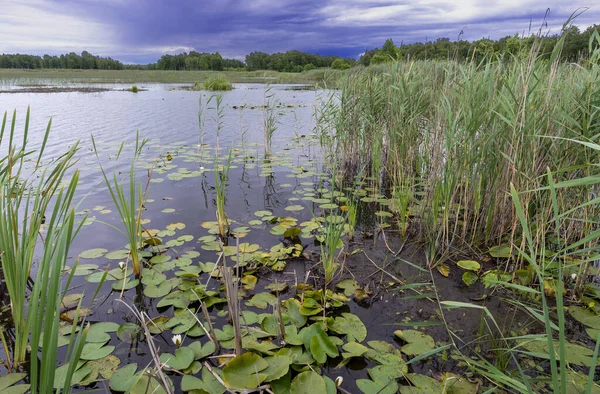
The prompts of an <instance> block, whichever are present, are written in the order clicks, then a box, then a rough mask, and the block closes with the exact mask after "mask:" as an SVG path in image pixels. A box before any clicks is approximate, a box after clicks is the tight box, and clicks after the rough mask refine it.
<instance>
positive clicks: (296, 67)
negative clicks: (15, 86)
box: [0, 25, 600, 72]
mask: <svg viewBox="0 0 600 394" xmlns="http://www.w3.org/2000/svg"><path fill="white" fill-rule="evenodd" d="M598 29H600V25H594V26H590V27H588V28H587V29H586V30H584V31H580V30H579V29H578V28H577V27H576V26H571V27H569V28H568V29H566V30H565V31H564V32H563V33H562V34H565V35H566V38H565V45H564V48H563V50H562V54H561V56H562V59H563V60H564V61H568V62H576V61H578V60H579V59H581V58H585V57H587V54H588V51H589V46H588V43H589V39H590V37H591V35H592V33H593V32H594V31H595V30H598ZM559 37H560V35H553V36H545V37H542V38H541V40H539V43H540V49H539V50H540V54H541V55H542V56H546V57H550V54H551V53H552V49H553V48H554V46H555V44H556V42H557V41H558V39H559ZM535 41H536V36H534V35H531V36H528V37H519V36H518V35H514V36H506V37H502V38H500V39H498V40H496V41H494V40H490V39H487V38H482V39H480V40H477V41H473V42H471V41H466V40H457V41H450V39H449V38H438V39H437V40H435V41H427V42H424V43H421V42H418V43H414V44H401V45H400V46H396V45H395V44H394V42H393V41H392V39H388V40H387V41H386V42H385V44H384V45H383V46H382V47H381V48H375V49H368V50H366V51H365V52H364V53H363V54H362V55H361V57H360V59H359V60H358V61H356V60H354V59H349V58H340V57H338V56H321V55H315V54H312V53H307V52H300V51H288V52H285V53H273V54H268V53H265V52H252V53H250V54H249V55H246V59H245V62H242V61H240V60H236V59H226V58H223V57H222V56H221V54H220V53H218V52H216V53H199V52H195V51H191V52H189V53H187V52H184V53H181V54H177V55H163V56H162V57H161V58H160V59H159V60H158V61H157V62H156V63H151V64H146V65H128V64H123V63H121V62H120V61H118V60H114V59H111V58H107V57H100V56H94V55H92V54H90V53H89V52H87V51H83V52H82V53H81V55H78V54H76V53H74V52H71V53H68V54H64V55H60V56H50V55H44V56H36V55H22V54H1V55H0V68H19V69H97V70H123V69H140V70H213V71H223V70H247V71H255V70H274V71H285V72H302V71H308V70H311V69H315V68H323V67H331V68H335V69H347V68H350V67H353V66H355V65H359V64H360V65H363V66H369V65H371V64H378V63H385V62H389V61H393V60H398V59H410V60H457V61H466V60H477V61H479V60H481V59H483V58H485V57H490V56H507V55H508V56H512V55H517V54H519V53H528V52H529V50H530V49H531V46H532V45H533V43H534V42H535Z"/></svg>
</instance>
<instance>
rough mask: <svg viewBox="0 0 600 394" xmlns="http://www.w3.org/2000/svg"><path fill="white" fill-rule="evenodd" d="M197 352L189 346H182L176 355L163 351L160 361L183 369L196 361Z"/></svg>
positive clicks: (173, 367) (174, 367)
mask: <svg viewBox="0 0 600 394" xmlns="http://www.w3.org/2000/svg"><path fill="white" fill-rule="evenodd" d="M194 358H195V353H194V351H193V350H192V349H190V348H189V347H180V348H179V349H177V350H176V351H175V355H173V354H170V353H163V354H161V355H160V361H161V362H162V363H163V364H165V366H167V367H169V368H172V369H176V370H178V371H182V370H184V369H186V368H187V367H189V366H190V365H191V364H192V362H193V361H194Z"/></svg>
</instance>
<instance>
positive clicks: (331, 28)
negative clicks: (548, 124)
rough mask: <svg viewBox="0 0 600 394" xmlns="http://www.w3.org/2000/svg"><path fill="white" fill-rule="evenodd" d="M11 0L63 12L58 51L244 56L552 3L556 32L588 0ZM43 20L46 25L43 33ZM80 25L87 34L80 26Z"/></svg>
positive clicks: (357, 40) (541, 13) (415, 31)
mask: <svg viewBox="0 0 600 394" xmlns="http://www.w3.org/2000/svg"><path fill="white" fill-rule="evenodd" d="M3 1H8V2H9V7H8V9H9V11H8V16H7V15H6V13H5V14H4V15H2V16H0V25H2V22H3V19H5V18H8V19H7V20H8V21H9V22H10V17H11V15H10V9H11V8H10V3H11V2H12V3H13V5H14V7H13V8H14V10H15V11H14V13H15V14H18V13H19V12H25V11H23V7H24V4H25V5H29V10H30V11H29V12H31V9H34V10H37V12H38V13H39V14H40V15H46V16H48V15H53V14H55V15H57V17H61V18H63V19H64V20H65V22H62V25H65V29H67V28H68V29H69V32H71V33H70V34H68V35H65V34H62V35H61V34H60V33H61V32H60V28H57V27H56V26H54V30H53V32H51V33H50V32H49V34H48V35H47V36H46V37H47V38H48V40H49V41H50V40H51V39H52V37H54V39H55V42H56V45H53V46H52V48H53V50H55V51H59V52H60V51H66V50H76V49H79V50H81V49H86V48H89V49H90V50H94V48H98V51H99V52H101V54H102V55H110V56H113V57H116V58H118V59H121V60H124V61H131V62H138V63H139V62H141V63H144V62H150V61H156V60H157V59H158V58H159V57H160V56H161V55H162V54H164V53H176V52H181V51H189V50H196V51H199V52H215V51H219V52H221V54H223V55H224V56H226V57H236V58H241V59H243V57H244V55H245V54H247V53H249V52H250V51H255V50H258V51H265V52H276V51H286V50H291V49H297V50H302V51H309V52H314V53H320V54H336V55H340V56H349V57H356V56H358V55H359V54H360V53H361V52H363V51H364V50H365V49H368V48H373V47H376V46H381V45H382V44H383V42H384V41H385V39H387V38H393V39H394V41H395V42H396V43H397V44H399V43H401V42H404V43H411V42H418V41H421V42H422V41H425V40H426V39H427V40H435V39H436V38H439V37H448V38H450V39H456V38H457V37H458V35H459V33H460V32H461V31H462V32H463V35H462V37H463V38H465V39H469V40H473V39H478V38H481V37H491V38H498V37H501V36H504V35H508V34H514V33H520V34H529V33H530V30H532V31H533V32H536V31H537V30H538V29H539V28H540V26H541V25H542V22H543V21H544V17H545V13H546V8H547V7H550V8H551V12H550V14H549V15H548V16H546V19H545V20H546V25H544V27H543V30H544V32H547V31H550V32H552V33H558V32H559V31H560V27H561V25H562V23H563V22H564V21H565V20H566V19H567V18H568V17H569V15H570V14H571V13H572V12H573V11H575V10H576V9H577V8H579V7H583V6H585V5H586V3H585V2H583V1H579V0H574V1H571V2H569V4H567V5H565V2H564V1H561V0H548V1H547V2H546V3H545V4H544V5H543V6H541V5H540V3H539V2H538V1H534V0H521V1H514V0H501V1H496V2H488V1H483V0H463V1H447V0H405V1H387V0H360V1H359V0H344V1H342V0H321V1H317V0H304V1H299V0H280V1H275V0H257V1H249V0H238V1H233V0H225V1H218V0H196V1H193V0H179V1H173V0H104V1H100V0H22V1H19V4H18V5H16V4H17V3H16V2H17V1H18V0H3ZM65 18H67V19H65ZM68 18H70V19H68ZM17 19H18V15H16V16H14V17H13V27H14V26H20V25H22V23H26V22H23V21H21V22H22V23H21V24H18V23H16V22H14V21H15V20H17ZM68 20H70V21H71V23H68ZM595 22H596V23H597V22H600V10H597V9H590V10H588V11H587V12H586V13H584V14H583V15H582V16H580V17H579V18H578V19H577V21H576V23H577V24H578V25H580V26H581V27H585V26H587V25H590V24H592V23H595ZM32 29H33V27H32ZM42 29H43V27H38V34H42V33H43V32H42V31H41V30H42ZM30 30H31V29H30ZM77 30H80V31H81V34H79V35H73V34H72V32H73V31H77ZM31 31H33V30H31ZM0 33H2V31H1V28H0ZM23 34H25V38H24V39H22V40H21V41H19V45H21V46H22V49H21V50H20V52H32V51H38V52H39V50H38V49H36V46H35V42H34V40H35V38H33V37H34V36H33V35H32V40H31V41H32V42H31V48H27V44H26V43H27V39H26V35H27V32H24V33H22V35H23ZM38 42H39V40H38ZM5 46H8V45H5ZM61 46H62V48H63V49H61V50H59V49H58V48H61ZM55 48H56V49H55ZM3 49H4V48H3V47H2V44H1V43H0V51H2V50H3Z"/></svg>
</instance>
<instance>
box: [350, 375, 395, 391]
mask: <svg viewBox="0 0 600 394" xmlns="http://www.w3.org/2000/svg"><path fill="white" fill-rule="evenodd" d="M356 385H357V386H358V388H359V389H360V391H362V392H363V393H365V394H372V393H377V394H396V393H397V392H398V383H396V381H395V380H389V381H383V382H382V381H377V382H374V381H372V380H369V379H358V380H357V381H356Z"/></svg>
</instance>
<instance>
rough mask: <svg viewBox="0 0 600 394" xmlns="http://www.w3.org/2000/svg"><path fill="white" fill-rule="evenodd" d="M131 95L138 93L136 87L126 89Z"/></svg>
mask: <svg viewBox="0 0 600 394" xmlns="http://www.w3.org/2000/svg"><path fill="white" fill-rule="evenodd" d="M128 90H129V91H130V92H131V93H137V92H139V89H138V87H137V86H136V85H132V86H131V88H129V89H128Z"/></svg>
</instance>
